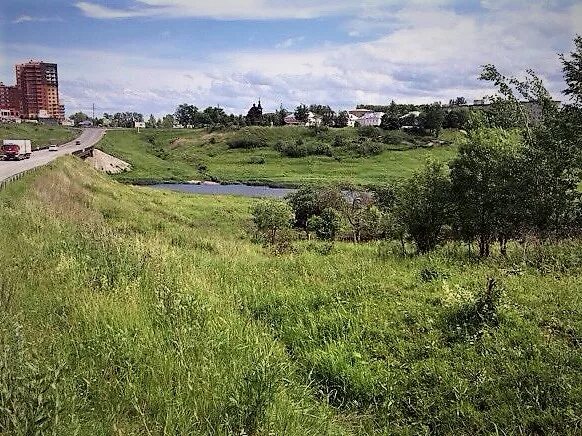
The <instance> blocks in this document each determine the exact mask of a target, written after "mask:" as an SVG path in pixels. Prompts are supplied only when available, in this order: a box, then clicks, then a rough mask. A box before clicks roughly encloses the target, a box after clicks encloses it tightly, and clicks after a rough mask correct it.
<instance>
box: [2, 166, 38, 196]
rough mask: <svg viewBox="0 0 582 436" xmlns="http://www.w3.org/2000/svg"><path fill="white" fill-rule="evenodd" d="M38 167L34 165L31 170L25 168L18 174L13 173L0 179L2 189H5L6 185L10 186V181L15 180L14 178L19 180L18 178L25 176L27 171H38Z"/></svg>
mask: <svg viewBox="0 0 582 436" xmlns="http://www.w3.org/2000/svg"><path fill="white" fill-rule="evenodd" d="M37 168H38V167H34V168H31V169H29V170H24V171H21V172H19V173H17V174H13V175H12V176H9V177H7V178H5V179H4V180H0V191H2V190H3V189H5V188H6V186H8V184H9V183H10V182H13V181H14V180H18V179H20V178H22V176H24V175H25V174H27V173H30V172H32V171H36V169H37Z"/></svg>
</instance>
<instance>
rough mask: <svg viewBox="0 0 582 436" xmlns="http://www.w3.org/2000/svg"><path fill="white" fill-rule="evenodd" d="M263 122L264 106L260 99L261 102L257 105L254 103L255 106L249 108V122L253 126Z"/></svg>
mask: <svg viewBox="0 0 582 436" xmlns="http://www.w3.org/2000/svg"><path fill="white" fill-rule="evenodd" d="M262 122H263V107H262V106H261V100H259V104H258V105H256V104H254V103H253V107H251V108H250V109H249V112H248V113H247V123H248V124H250V125H251V126H256V125H260V124H262Z"/></svg>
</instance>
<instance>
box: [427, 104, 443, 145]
mask: <svg viewBox="0 0 582 436" xmlns="http://www.w3.org/2000/svg"><path fill="white" fill-rule="evenodd" d="M444 119H445V112H444V110H443V108H442V107H441V104H440V103H433V104H431V105H428V106H427V107H426V109H425V111H424V112H423V113H422V115H421V127H422V128H424V129H426V130H428V131H430V132H431V133H432V134H433V135H434V136H436V137H438V136H439V134H440V132H441V129H442V127H443V121H444Z"/></svg>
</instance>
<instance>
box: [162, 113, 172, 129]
mask: <svg viewBox="0 0 582 436" xmlns="http://www.w3.org/2000/svg"><path fill="white" fill-rule="evenodd" d="M161 125H162V128H164V129H171V128H172V127H174V116H173V115H172V114H167V115H165V116H164V118H162V122H161Z"/></svg>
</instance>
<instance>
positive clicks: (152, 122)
mask: <svg viewBox="0 0 582 436" xmlns="http://www.w3.org/2000/svg"><path fill="white" fill-rule="evenodd" d="M156 125H157V123H156V119H155V117H154V114H150V118H149V119H148V121H147V123H146V127H149V128H150V129H155V128H156Z"/></svg>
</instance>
